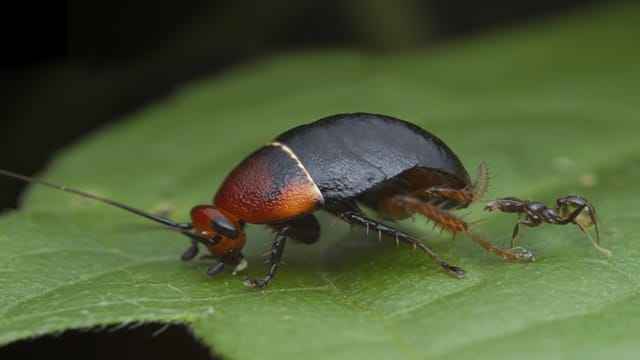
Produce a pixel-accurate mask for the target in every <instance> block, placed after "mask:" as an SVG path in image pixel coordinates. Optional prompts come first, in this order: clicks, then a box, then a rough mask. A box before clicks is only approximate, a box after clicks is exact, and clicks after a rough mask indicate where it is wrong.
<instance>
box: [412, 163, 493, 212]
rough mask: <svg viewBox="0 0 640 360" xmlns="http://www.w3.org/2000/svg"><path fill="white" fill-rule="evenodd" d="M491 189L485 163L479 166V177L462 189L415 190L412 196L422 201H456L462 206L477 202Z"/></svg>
mask: <svg viewBox="0 0 640 360" xmlns="http://www.w3.org/2000/svg"><path fill="white" fill-rule="evenodd" d="M488 188H489V169H488V168H487V164H485V163H484V161H483V162H481V163H480V165H479V166H478V175H476V179H475V181H474V182H473V183H472V184H471V185H469V186H466V187H464V188H462V189H455V188H447V187H443V186H432V187H429V188H424V189H418V190H415V191H414V192H413V193H412V194H413V195H414V196H416V197H418V198H421V199H429V200H435V199H443V200H454V201H457V202H458V203H460V204H470V203H472V202H476V201H478V200H480V199H481V198H482V196H484V194H485V192H487V189H488Z"/></svg>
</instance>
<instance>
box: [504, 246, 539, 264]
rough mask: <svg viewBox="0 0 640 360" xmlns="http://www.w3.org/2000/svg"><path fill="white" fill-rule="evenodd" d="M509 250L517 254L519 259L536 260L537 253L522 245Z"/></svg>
mask: <svg viewBox="0 0 640 360" xmlns="http://www.w3.org/2000/svg"><path fill="white" fill-rule="evenodd" d="M509 252H510V253H512V254H514V255H516V256H517V257H518V260H525V261H536V255H535V254H534V253H532V252H531V251H529V250H527V249H525V248H523V247H522V246H516V247H514V248H511V249H509Z"/></svg>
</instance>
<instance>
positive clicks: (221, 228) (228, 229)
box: [211, 216, 240, 239]
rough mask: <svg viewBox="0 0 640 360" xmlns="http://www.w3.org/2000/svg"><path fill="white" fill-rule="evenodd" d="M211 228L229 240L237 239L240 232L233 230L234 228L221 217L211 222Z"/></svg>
mask: <svg viewBox="0 0 640 360" xmlns="http://www.w3.org/2000/svg"><path fill="white" fill-rule="evenodd" d="M211 228H212V229H213V231H215V232H217V233H218V234H221V235H224V236H226V237H229V238H231V239H236V238H238V235H240V232H239V231H238V230H237V229H236V228H235V226H234V225H233V224H232V223H231V222H230V221H229V220H227V219H226V218H225V217H222V216H216V217H215V218H213V219H212V220H211Z"/></svg>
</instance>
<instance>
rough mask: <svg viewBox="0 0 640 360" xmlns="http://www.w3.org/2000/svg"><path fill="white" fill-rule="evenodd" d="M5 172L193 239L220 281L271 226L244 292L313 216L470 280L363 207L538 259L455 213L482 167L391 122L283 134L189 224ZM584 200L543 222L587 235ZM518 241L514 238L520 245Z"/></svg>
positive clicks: (312, 238) (313, 224) (302, 236)
mask: <svg viewBox="0 0 640 360" xmlns="http://www.w3.org/2000/svg"><path fill="white" fill-rule="evenodd" d="M0 174H1V175H5V176H9V177H13V178H17V179H21V180H23V181H27V182H32V183H38V184H42V185H46V186H49V187H53V188H56V189H60V190H64V191H68V192H72V193H75V194H77V195H80V196H84V197H87V198H91V199H94V200H98V201H101V202H104V203H107V204H110V205H113V206H116V207H119V208H121V209H124V210H126V211H129V212H132V213H134V214H137V215H140V216H143V217H146V218H149V219H151V220H153V221H156V222H159V223H161V224H163V225H166V226H169V227H171V228H174V229H175V230H176V231H178V232H181V233H182V234H184V235H186V236H188V237H189V238H190V239H191V245H190V246H189V247H188V249H187V250H186V251H185V252H184V253H183V254H182V257H181V258H182V259H183V260H190V259H193V258H194V257H195V256H196V255H197V253H198V246H199V245H200V244H202V245H204V246H205V247H206V248H207V249H208V250H209V252H210V253H211V254H212V255H213V256H214V257H215V258H216V259H217V261H216V262H215V263H214V264H213V265H211V266H210V267H209V269H208V270H207V274H208V275H215V274H218V273H220V272H221V271H222V270H224V268H225V267H227V266H231V267H233V268H234V271H239V270H242V269H244V268H245V267H246V266H247V262H246V260H245V257H244V255H243V254H242V248H243V247H244V244H245V241H246V237H245V233H244V226H245V224H247V223H248V224H263V225H266V226H268V227H270V228H272V229H274V230H275V231H276V237H275V241H274V243H273V248H272V250H271V255H270V259H269V262H270V267H269V269H268V271H267V274H266V275H265V276H264V277H263V278H262V279H260V280H255V279H245V281H244V283H245V285H247V286H251V287H254V288H257V289H261V288H263V287H265V286H266V285H267V284H269V282H270V281H271V280H272V279H273V277H274V276H275V274H276V271H277V269H278V265H279V264H280V261H281V257H282V253H283V250H284V247H285V243H286V242H287V240H288V239H291V240H293V241H296V242H301V243H305V244H311V243H314V242H316V241H317V240H318V238H319V236H320V225H319V223H318V221H317V219H316V217H315V215H314V213H315V212H316V211H318V210H321V209H323V210H326V211H328V212H330V213H332V214H334V215H335V216H337V217H338V218H340V219H342V220H344V221H346V222H347V223H349V224H352V225H357V226H362V227H365V228H366V229H368V230H373V231H376V232H378V234H379V235H380V236H381V235H386V236H388V237H390V238H392V239H395V241H397V242H402V243H406V244H408V245H410V246H412V247H413V248H419V249H420V250H422V251H423V252H424V253H426V254H427V255H428V256H429V257H430V258H431V259H432V260H433V261H434V262H435V263H436V264H437V265H438V266H440V267H441V268H442V269H444V270H445V271H446V272H448V273H451V274H453V275H456V276H462V275H464V270H462V269H461V268H460V267H458V266H454V265H451V264H449V263H447V262H445V261H444V260H443V259H441V258H440V257H439V256H438V255H437V254H436V253H435V252H433V251H432V250H431V249H429V248H428V247H427V246H426V245H424V244H423V243H422V242H421V241H419V240H417V239H416V238H415V237H413V236H411V235H409V234H406V233H404V232H401V231H398V230H396V229H394V228H393V227H390V226H388V225H385V224H383V223H381V222H378V221H374V220H372V219H370V218H369V217H367V216H366V215H365V213H364V212H362V211H361V206H365V207H367V208H369V209H372V210H373V211H376V212H378V213H379V214H380V215H382V216H383V217H384V218H387V219H392V220H401V219H406V218H408V217H410V216H412V215H413V214H416V213H417V214H420V215H423V216H425V217H426V218H428V219H429V220H431V221H433V222H434V223H435V224H436V225H438V226H440V227H441V228H442V229H443V230H446V231H448V232H451V233H454V234H455V233H459V232H460V233H464V234H465V235H466V236H468V237H469V238H470V239H472V240H473V241H475V242H477V243H478V244H480V245H481V246H482V247H484V248H485V249H487V250H489V251H491V252H494V253H495V254H497V255H499V256H501V257H503V258H505V259H509V260H535V256H534V255H533V254H532V253H531V252H528V251H525V250H520V251H515V250H507V249H502V248H500V247H497V246H495V245H493V244H492V243H490V242H489V241H487V240H485V239H484V238H482V237H481V236H480V235H478V234H477V233H475V232H474V231H473V230H472V229H471V226H472V225H473V223H470V222H467V221H465V220H463V219H462V218H461V217H459V216H456V215H455V214H454V213H452V210H456V209H461V208H465V207H467V206H468V205H469V204H471V203H472V202H475V201H478V200H479V199H480V198H481V197H482V196H483V194H484V192H485V191H486V189H487V186H488V171H487V167H486V165H485V164H484V163H481V164H480V166H479V168H478V174H477V176H476V178H475V180H474V181H471V179H470V177H469V174H468V173H467V171H466V170H465V168H464V166H463V165H462V162H461V161H460V159H459V158H458V157H457V156H456V154H454V152H453V151H451V149H450V148H449V147H448V146H447V145H446V144H445V143H444V142H443V141H442V140H440V139H439V138H437V137H436V136H434V135H433V134H431V133H429V132H427V131H425V130H423V129H421V128H420V127H418V126H416V125H413V124H411V123H408V122H406V121H403V120H399V119H395V118H393V117H390V116H384V115H375V114H368V113H354V114H340V115H334V116H329V117H326V118H323V119H320V120H318V121H316V122H313V123H311V124H308V125H302V126H299V127H296V128H294V129H291V130H289V131H287V132H285V133H283V134H281V135H280V136H278V137H276V138H275V139H274V140H273V141H271V142H269V143H268V144H266V145H265V146H263V147H261V148H259V149H258V150H256V151H255V152H253V153H252V154H250V155H249V156H248V157H247V158H246V159H245V160H244V161H242V162H241V163H240V164H239V165H238V166H237V167H236V168H235V169H234V170H233V171H231V173H230V174H229V175H228V176H227V178H226V180H225V181H224V182H223V183H222V185H221V186H220V188H219V190H218V192H217V193H216V195H215V197H214V198H213V204H212V205H198V206H195V207H194V208H193V209H192V210H191V222H190V223H178V222H174V221H172V220H169V219H167V218H164V217H161V216H158V215H155V214H151V213H148V212H145V211H142V210H139V209H136V208H133V207H131V206H128V205H125V204H122V203H119V202H116V201H113V200H110V199H106V198H102V197H99V196H95V195H92V194H88V193H85V192H81V191H78V190H75V189H71V188H68V187H65V186H62V185H57V184H53V183H50V182H47V181H44V180H38V179H34V178H30V177H27V176H23V175H20V174H16V173H13V172H10V171H6V170H0ZM505 199H515V198H505ZM566 199H573V198H570V197H567V198H566ZM580 200H581V201H584V203H582V202H581V203H579V204H573V205H577V206H580V210H576V211H574V212H573V213H571V214H569V215H566V216H565V217H564V218H557V219H556V218H553V219H552V220H546V218H545V221H546V222H550V223H555V224H566V223H574V224H577V225H578V226H579V227H580V228H581V230H583V232H585V234H587V233H586V231H585V230H584V227H587V226H589V225H590V224H591V223H595V218H594V217H593V216H591V217H590V218H589V219H590V221H581V222H578V220H577V219H579V217H578V215H579V213H580V212H582V211H587V210H589V211H591V214H593V212H594V210H593V207H592V206H591V205H590V204H589V203H588V202H586V200H584V199H582V198H580ZM511 202H513V200H511ZM511 202H508V201H507V200H504V199H498V200H495V201H494V202H490V203H489V204H490V206H487V210H495V209H500V210H502V211H507V212H525V211H529V210H530V208H531V206H529V207H527V206H525V205H526V204H525V203H522V204H523V205H520V204H521V203H518V205H519V206H520V207H519V208H517V209H515V210H511V208H509V207H508V206H509V205H510V204H511ZM559 206H560V205H559ZM574 207H575V206H574ZM559 209H560V208H559ZM584 209H586V210H584ZM547 213H549V212H547ZM547 213H543V215H546V214H547ZM527 214H528V216H529V218H530V219H534V220H535V219H537V218H536V216H537V215H536V214H534V213H531V212H530V211H529V212H527ZM554 214H555V213H554ZM552 215H553V214H552ZM591 220H592V221H591ZM518 224H524V225H529V226H531V225H532V224H533V222H532V221H528V222H527V221H522V220H521V221H520V222H519V223H518ZM535 224H536V225H537V224H539V222H536V223H535ZM516 226H519V225H516ZM516 235H517V233H516V232H514V235H513V239H514V241H515V237H516ZM587 236H588V234H587ZM598 241H599V238H598Z"/></svg>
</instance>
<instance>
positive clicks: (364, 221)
mask: <svg viewBox="0 0 640 360" xmlns="http://www.w3.org/2000/svg"><path fill="white" fill-rule="evenodd" d="M338 216H339V217H340V218H341V219H343V220H344V221H346V222H348V223H349V224H354V225H360V226H364V227H365V228H367V229H368V230H373V231H377V232H378V233H379V234H384V235H387V236H389V237H391V238H394V239H396V240H397V241H402V242H404V243H407V244H409V245H411V246H413V247H414V248H420V250H422V251H424V252H425V253H426V254H427V255H428V256H429V257H430V258H431V260H433V261H434V262H435V263H436V264H438V266H440V267H441V268H443V269H444V270H445V271H447V272H448V273H450V274H453V275H456V276H458V277H462V276H463V275H464V270H462V269H461V268H459V267H457V266H454V265H451V264H449V263H447V262H446V261H444V260H442V258H440V257H439V256H438V254H436V253H435V252H433V250H431V249H429V248H428V247H427V246H426V245H424V244H423V243H422V242H420V241H419V240H418V239H416V238H414V237H413V236H411V235H408V234H405V233H403V232H401V231H398V230H396V229H394V228H391V227H388V226H386V225H384V224H381V223H379V222H376V221H374V220H371V219H369V218H367V217H366V216H364V215H362V214H361V213H359V212H357V211H345V212H342V213H339V214H338Z"/></svg>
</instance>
